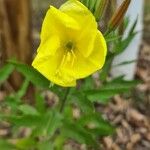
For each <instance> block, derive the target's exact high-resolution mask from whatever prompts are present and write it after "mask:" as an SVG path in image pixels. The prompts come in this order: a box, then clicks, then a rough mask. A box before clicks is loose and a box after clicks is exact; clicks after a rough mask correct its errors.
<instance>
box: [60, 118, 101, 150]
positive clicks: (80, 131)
mask: <svg viewBox="0 0 150 150" xmlns="http://www.w3.org/2000/svg"><path fill="white" fill-rule="evenodd" d="M61 133H62V134H63V136H65V137H67V138H71V139H74V140H76V141H77V142H79V143H84V144H87V145H91V146H93V147H95V148H96V149H98V147H99V146H98V143H97V142H96V140H95V139H94V138H93V136H92V135H91V134H90V133H89V132H88V131H87V130H86V129H84V128H83V127H81V126H80V125H79V124H77V123H73V122H71V121H69V120H63V127H62V129H61Z"/></svg>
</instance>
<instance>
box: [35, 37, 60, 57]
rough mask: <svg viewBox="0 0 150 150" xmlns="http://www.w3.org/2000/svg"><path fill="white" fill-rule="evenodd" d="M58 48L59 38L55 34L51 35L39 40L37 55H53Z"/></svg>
mask: <svg viewBox="0 0 150 150" xmlns="http://www.w3.org/2000/svg"><path fill="white" fill-rule="evenodd" d="M59 48H60V39H59V37H58V36H57V35H54V36H51V37H50V38H48V39H47V40H45V41H43V42H41V44H40V46H39V48H38V50H37V52H38V53H39V55H38V56H39V57H44V56H48V55H54V54H55V52H56V51H57V50H58V49H59Z"/></svg>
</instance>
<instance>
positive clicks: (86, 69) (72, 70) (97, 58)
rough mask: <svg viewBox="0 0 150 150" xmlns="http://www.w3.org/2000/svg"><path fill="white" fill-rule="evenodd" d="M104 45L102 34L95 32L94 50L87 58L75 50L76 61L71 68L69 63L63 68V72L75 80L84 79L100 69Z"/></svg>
mask: <svg viewBox="0 0 150 150" xmlns="http://www.w3.org/2000/svg"><path fill="white" fill-rule="evenodd" d="M106 52H107V48H106V43H105V40H104V38H103V36H102V34H101V33H100V32H99V31H97V35H96V39H95V42H94V48H93V51H92V53H91V54H90V56H89V57H84V56H83V55H82V54H81V53H80V52H79V51H78V50H75V56H76V59H75V60H74V65H73V66H72V67H71V66H70V63H67V64H66V65H65V66H64V70H65V71H66V72H67V73H68V74H70V75H72V76H74V77H75V78H76V79H80V78H84V77H87V76H89V75H90V74H92V73H94V72H96V71H97V70H99V69H101V68H102V66H103V65H104V62H105V57H106Z"/></svg>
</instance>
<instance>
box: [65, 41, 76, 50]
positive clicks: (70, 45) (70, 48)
mask: <svg viewBox="0 0 150 150" xmlns="http://www.w3.org/2000/svg"><path fill="white" fill-rule="evenodd" d="M66 48H67V50H69V51H71V50H73V49H74V45H73V42H71V41H69V42H68V43H67V44H66Z"/></svg>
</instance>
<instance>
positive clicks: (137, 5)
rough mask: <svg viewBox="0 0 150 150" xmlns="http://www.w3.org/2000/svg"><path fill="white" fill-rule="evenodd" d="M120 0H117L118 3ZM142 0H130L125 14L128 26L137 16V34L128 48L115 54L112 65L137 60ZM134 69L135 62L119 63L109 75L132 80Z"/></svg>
mask: <svg viewBox="0 0 150 150" xmlns="http://www.w3.org/2000/svg"><path fill="white" fill-rule="evenodd" d="M120 2H122V0H121V1H120V0H118V4H120ZM143 6H144V1H143V0H138V1H137V0H132V1H131V4H130V6H129V9H128V11H127V15H126V16H129V20H130V22H129V27H131V26H132V25H133V23H134V21H135V20H136V18H137V16H138V22H137V26H136V29H135V31H138V33H137V35H136V36H135V37H134V39H133V41H132V42H131V43H130V45H129V46H128V48H127V49H126V50H125V51H124V52H123V53H121V54H120V55H118V56H116V57H115V59H114V61H113V66H116V65H117V64H120V63H122V62H125V61H131V60H137V58H138V52H139V48H140V45H141V41H142V30H143ZM135 69H136V62H133V63H131V64H126V65H121V66H117V67H112V70H111V75H112V77H118V76H120V75H125V79H126V80H132V79H133V78H134V74H135Z"/></svg>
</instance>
